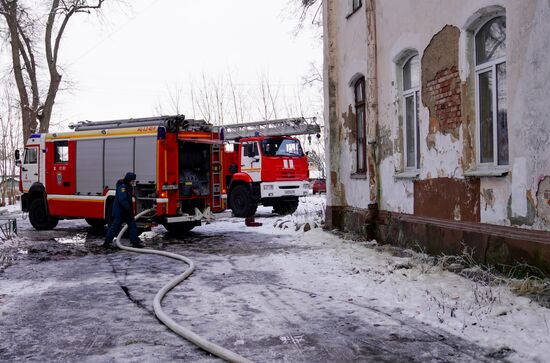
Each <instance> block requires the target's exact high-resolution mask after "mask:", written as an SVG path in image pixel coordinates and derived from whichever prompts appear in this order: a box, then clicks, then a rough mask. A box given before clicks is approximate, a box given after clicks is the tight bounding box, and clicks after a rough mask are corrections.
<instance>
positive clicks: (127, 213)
mask: <svg viewBox="0 0 550 363" xmlns="http://www.w3.org/2000/svg"><path fill="white" fill-rule="evenodd" d="M135 184H136V174H134V173H132V172H128V173H126V176H125V177H124V179H121V180H119V181H118V182H117V183H116V195H115V200H114V202H113V215H112V219H113V223H112V224H111V226H110V227H109V230H108V231H107V237H106V238H105V242H104V243H103V247H106V248H110V247H111V243H112V241H113V238H115V237H116V236H117V234H118V233H119V232H120V230H121V228H122V224H123V223H126V224H127V225H128V232H129V234H130V242H131V243H132V247H135V248H143V244H142V243H141V240H140V239H139V237H138V232H137V226H136V220H135V219H134V205H133V201H132V195H133V190H134V186H135Z"/></svg>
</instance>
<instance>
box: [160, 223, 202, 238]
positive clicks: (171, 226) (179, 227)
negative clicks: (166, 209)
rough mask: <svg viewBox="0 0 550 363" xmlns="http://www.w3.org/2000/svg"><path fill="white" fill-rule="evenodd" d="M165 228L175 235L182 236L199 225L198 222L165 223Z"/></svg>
mask: <svg viewBox="0 0 550 363" xmlns="http://www.w3.org/2000/svg"><path fill="white" fill-rule="evenodd" d="M163 226H164V228H166V230H167V231H168V232H170V234H173V235H175V236H181V235H182V234H186V233H187V232H189V231H190V230H192V229H193V228H195V227H196V226H197V223H196V222H180V223H165V224H163Z"/></svg>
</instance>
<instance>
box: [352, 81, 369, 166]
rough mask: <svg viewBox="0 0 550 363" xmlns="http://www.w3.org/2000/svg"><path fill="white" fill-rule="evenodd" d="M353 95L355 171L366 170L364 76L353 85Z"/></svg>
mask: <svg viewBox="0 0 550 363" xmlns="http://www.w3.org/2000/svg"><path fill="white" fill-rule="evenodd" d="M353 89H354V96H355V125H356V138H357V139H356V145H357V173H366V172H367V137H366V135H367V128H366V115H365V78H364V77H361V78H359V79H358V80H357V81H355V83H354V85H353Z"/></svg>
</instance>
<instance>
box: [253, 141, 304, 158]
mask: <svg viewBox="0 0 550 363" xmlns="http://www.w3.org/2000/svg"><path fill="white" fill-rule="evenodd" d="M262 152H263V154H264V155H265V156H304V152H303V150H302V146H301V144H300V141H298V140H292V139H283V138H269V139H265V140H263V141H262Z"/></svg>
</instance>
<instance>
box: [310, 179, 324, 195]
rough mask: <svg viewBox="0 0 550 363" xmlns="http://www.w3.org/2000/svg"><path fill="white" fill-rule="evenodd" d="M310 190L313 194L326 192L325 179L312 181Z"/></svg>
mask: <svg viewBox="0 0 550 363" xmlns="http://www.w3.org/2000/svg"><path fill="white" fill-rule="evenodd" d="M311 190H312V191H313V194H321V193H326V192H327V182H326V179H313V181H312V182H311Z"/></svg>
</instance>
